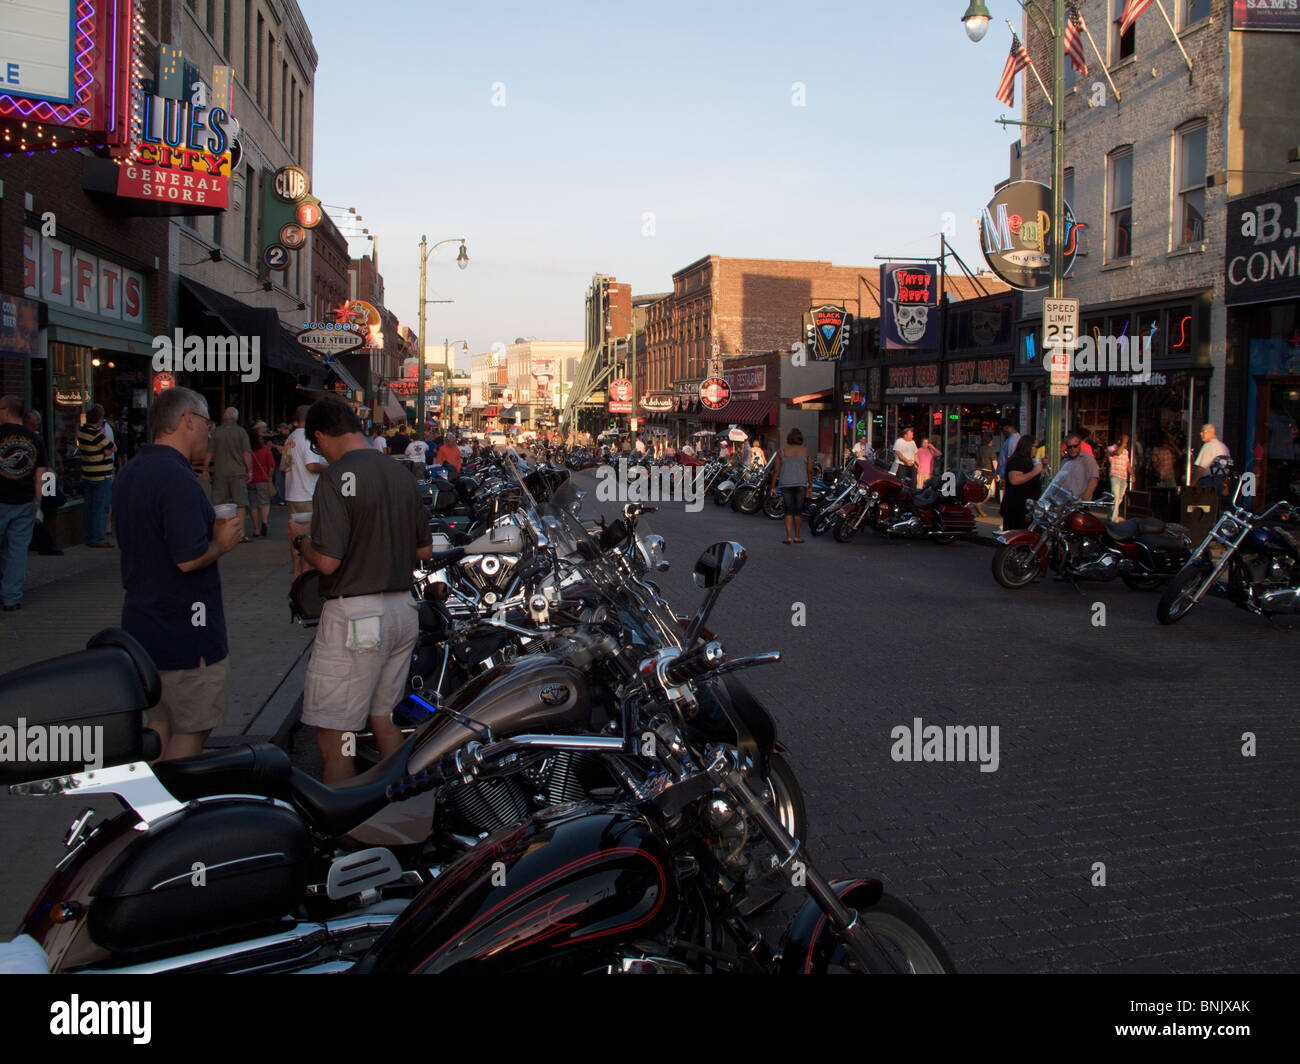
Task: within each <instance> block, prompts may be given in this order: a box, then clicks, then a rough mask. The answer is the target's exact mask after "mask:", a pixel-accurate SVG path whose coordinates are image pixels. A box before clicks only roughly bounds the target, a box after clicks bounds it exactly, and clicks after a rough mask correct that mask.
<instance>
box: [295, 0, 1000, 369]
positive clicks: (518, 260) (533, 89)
mask: <svg viewBox="0 0 1300 1064" xmlns="http://www.w3.org/2000/svg"><path fill="white" fill-rule="evenodd" d="M299 2H300V4H301V6H302V10H303V14H304V16H305V17H306V19H307V22H308V25H309V26H310V29H311V32H312V36H313V39H314V41H315V45H316V48H317V51H318V52H319V53H320V65H319V67H318V68H317V71H316V113H315V162H314V173H313V175H312V176H313V192H314V193H315V194H316V195H318V196H319V197H320V198H321V199H322V200H324V201H325V202H326V203H329V204H339V205H343V206H356V207H357V209H358V210H359V212H360V213H361V214H362V216H363V217H364V219H365V221H364V223H363V224H364V225H365V226H366V227H367V228H369V230H370V232H371V233H373V234H376V235H377V236H378V240H379V266H380V271H381V272H382V273H383V275H384V282H385V290H386V302H387V304H388V306H389V308H390V309H392V310H393V312H394V313H395V314H397V316H398V318H399V319H400V320H401V321H402V322H403V323H404V324H409V325H410V326H411V327H412V328H415V327H417V323H418V316H417V311H418V294H419V250H418V244H419V240H420V235H421V233H427V234H428V237H429V241H430V243H432V242H433V241H435V240H440V239H443V238H444V237H456V236H462V235H463V236H465V237H467V238H468V247H469V254H470V258H471V260H472V261H471V265H470V267H469V269H467V270H466V271H464V272H461V271H459V270H457V269H456V268H455V265H454V260H455V254H456V248H455V246H454V245H448V246H446V247H443V248H440V249H439V250H438V254H437V256H436V257H434V258H432V259H431V260H430V264H429V280H428V297H429V299H431V300H432V299H452V300H455V302H454V303H451V304H431V305H430V306H429V308H428V318H429V325H428V336H429V339H430V340H431V341H433V342H441V340H442V339H443V338H450V339H452V340H458V339H465V340H468V341H469V342H470V349H471V350H473V351H483V350H487V349H489V348H490V347H491V345H492V343H493V342H494V341H502V342H506V343H509V342H511V341H513V340H514V339H515V337H517V336H536V337H538V338H539V339H554V340H569V339H571V340H580V339H582V335H583V300H584V294H585V292H586V288H587V285H588V283H589V281H590V278H591V275H592V274H593V273H608V274H613V275H615V276H616V277H617V278H618V279H619V280H620V281H628V282H630V283H631V285H632V289H633V291H634V292H636V293H642V292H659V291H666V290H668V289H669V288H670V287H671V276H672V273H673V271H674V270H677V269H680V268H681V267H683V266H685V265H687V264H688V263H690V262H693V261H695V260H696V259H698V258H700V257H701V256H703V255H706V254H711V253H712V254H720V255H732V256H747V257H755V258H779V259H822V260H829V261H831V262H833V263H835V264H836V265H845V266H847V265H857V266H871V265H873V264H874V260H873V256H874V255H878V254H879V255H885V254H895V255H932V254H936V253H937V250H938V234H939V232H940V229H941V227H942V215H943V213H944V212H945V211H951V212H953V214H955V215H956V219H957V237H956V239H955V241H954V244H955V246H956V248H957V249H958V251H959V253H960V254H961V255H962V257H963V258H964V259H965V260H966V262H967V263H968V264H969V265H970V266H971V267H972V268H973V269H974V268H978V267H979V266H981V265H983V259H982V257H981V256H980V255H979V249H978V239H977V234H976V231H975V227H974V225H973V219H975V218H976V217H977V216H978V214H979V211H980V208H981V207H982V206H983V205H984V203H985V202H986V201H987V200H988V198H989V196H990V195H991V193H992V188H993V185H994V183H995V182H997V181H998V180H1000V179H1002V178H1004V177H1005V176H1006V174H1007V165H1008V163H1007V159H1008V154H1007V152H1008V145H1009V144H1010V143H1011V142H1012V141H1014V140H1015V139H1016V133H1015V131H1014V130H1004V128H1003V127H1001V126H997V125H994V124H993V121H992V120H993V119H995V118H997V117H999V116H1000V115H1002V114H1004V113H1006V114H1007V116H1008V117H1011V118H1016V117H1019V116H1018V114H1016V113H1014V112H1008V111H1007V109H1006V108H1004V107H1003V106H1002V104H1000V103H999V102H998V101H997V100H996V99H995V98H994V96H993V92H994V89H995V88H996V86H997V81H998V77H999V75H1000V74H1001V71H1002V67H1003V64H1004V62H1005V60H1006V56H1007V51H1008V47H1009V42H1010V34H1009V32H1008V30H1007V28H1006V25H1005V24H1004V23H1003V22H1002V21H1001V19H1002V18H1004V17H1011V18H1012V21H1013V22H1015V21H1016V20H1015V18H1014V14H1015V13H1016V12H1018V8H1017V7H1016V5H1015V4H1013V3H1011V2H1010V0H1005V2H1000V0H992V3H991V5H990V6H991V9H992V11H993V15H994V20H995V21H994V23H993V25H992V26H991V27H990V30H989V33H988V36H987V37H986V38H985V39H984V41H983V42H982V43H980V44H979V45H975V44H972V43H971V42H970V41H968V40H967V38H966V35H965V33H964V31H963V29H962V25H961V22H960V18H961V15H962V13H963V11H964V10H965V7H966V4H965V0H912V2H909V3H884V2H881V0H866V2H860V3H818V2H805V3H798V4H795V3H788V2H786V3H773V2H767V0H756V2H748V3H741V2H736V3H720V2H710V0H692V2H680V0H659V2H656V3H653V4H646V5H644V6H641V7H638V6H635V5H631V4H626V3H623V2H620V0H606V2H603V3H587V2H577V0H551V2H538V0H530V2H527V3H524V2H514V0H509V2H506V0H493V2H490V3H469V4H464V5H462V4H451V3H447V2H445V0H438V2H435V3H433V4H431V5H430V6H428V7H425V6H421V5H419V4H416V3H412V2H409V0H408V2H398V0H367V2H365V3H362V4H357V3H348V4H344V3H342V2H339V0H299ZM795 82H802V83H803V84H804V85H805V86H806V106H794V105H793V103H792V98H793V90H792V85H793V84H794V83H795ZM496 83H501V84H502V85H503V86H504V93H505V106H503V107H502V106H494V105H493V94H494V84H496ZM1016 89H1017V97H1016V103H1017V105H1019V103H1020V93H1021V92H1023V86H1022V83H1021V79H1017V86H1016ZM646 211H650V212H653V215H654V219H653V224H654V235H653V236H644V235H642V230H643V226H644V224H645V223H644V221H643V213H644V212H646ZM366 247H368V245H367V244H365V243H364V242H363V241H358V240H354V241H352V242H351V250H352V253H353V254H354V255H359V254H363V253H364V249H365V248H366Z"/></svg>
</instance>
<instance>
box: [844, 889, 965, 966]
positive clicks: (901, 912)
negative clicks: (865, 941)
mask: <svg viewBox="0 0 1300 1064" xmlns="http://www.w3.org/2000/svg"><path fill="white" fill-rule="evenodd" d="M858 919H859V920H861V921H862V922H863V924H864V925H865V926H866V928H867V930H868V931H869V932H870V933H871V937H872V938H874V939H875V940H876V941H877V942H878V943H879V944H880V948H881V949H883V950H884V951H885V953H886V954H887V955H888V956H889V958H890V960H892V961H893V963H894V966H895V967H896V968H897V969H898V971H899V972H900V974H903V975H955V974H956V972H957V966H956V965H955V964H953V963H952V958H951V957H950V956H948V951H947V949H945V948H944V944H943V943H942V942H941V941H940V940H939V936H938V935H937V934H935V931H934V928H932V927H931V926H930V925H929V924H928V923H926V922H925V917H923V916H922V915H921V914H920V913H918V912H917V911H916V910H915V909H913V908H912V907H911V906H910V905H908V904H907V902H905V901H903V900H902V899H901V898H896V897H894V896H893V895H892V894H881V896H880V900H879V901H878V902H876V904H875V905H872V906H871V907H870V908H867V909H858ZM857 971H858V965H857V962H856V961H854V960H853V958H852V956H851V955H850V954H849V953H848V951H847V950H846V949H845V948H844V947H843V946H842V945H839V944H837V945H836V946H835V948H834V949H833V950H832V951H831V954H830V957H829V958H828V960H827V962H826V966H825V967H824V968H822V969H821V970H820V972H819V973H818V974H825V973H835V972H857Z"/></svg>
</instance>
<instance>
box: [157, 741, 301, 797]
mask: <svg viewBox="0 0 1300 1064" xmlns="http://www.w3.org/2000/svg"><path fill="white" fill-rule="evenodd" d="M153 770H154V775H155V776H157V777H158V779H159V781H160V782H161V783H162V785H163V786H164V787H166V788H167V790H168V791H170V792H171V794H172V796H173V797H174V798H176V799H178V800H179V801H182V802H189V801H193V800H194V799H196V798H205V797H208V796H211V795H216V794H256V795H260V796H264V797H267V798H285V797H287V796H288V793H289V789H288V786H287V784H288V780H289V777H290V775H292V773H293V764H292V763H291V762H290V760H289V755H288V754H287V753H285V752H284V751H283V750H281V749H280V748H279V747H278V746H273V745H272V744H271V743H257V744H253V743H241V744H240V745H238V746H232V747H229V748H227V749H225V750H210V751H208V752H206V753H202V754H197V755H195V756H194V757H182V758H177V759H175V760H173V761H159V762H158V763H157V764H156V765H154V767H153Z"/></svg>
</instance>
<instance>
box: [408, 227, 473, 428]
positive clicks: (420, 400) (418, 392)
mask: <svg viewBox="0 0 1300 1064" xmlns="http://www.w3.org/2000/svg"><path fill="white" fill-rule="evenodd" d="M428 242H429V238H428V237H427V236H421V237H420V364H419V366H417V367H416V375H415V431H416V439H419V440H422V439H424V347H425V335H424V326H425V323H424V305H425V304H426V303H427V302H428V300H427V299H425V297H424V282H425V267H426V266H428V264H429V256H430V255H432V254H433V253H434V252H435V251H437V250H438V249H439V248H440V247H442V245H443V244H455V243H457V242H459V244H460V253H459V254H457V256H456V265H457V266H459V267H460V268H461V269H462V270H463V269H465V267H466V266H468V265H469V252H468V251H466V250H465V238H464V237H463V236H453V237H448V238H447V239H446V240H439V241H438V242H437V243H436V244H434V245H433V246H432V247H428V246H427V245H428ZM436 302H439V303H450V302H451V300H450V299H445V300H444V299H440V300H436Z"/></svg>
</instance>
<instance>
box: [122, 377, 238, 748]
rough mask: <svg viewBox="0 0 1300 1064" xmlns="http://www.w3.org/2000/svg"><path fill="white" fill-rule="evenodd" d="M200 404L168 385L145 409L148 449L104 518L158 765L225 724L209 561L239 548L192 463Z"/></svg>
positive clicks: (217, 607)
mask: <svg viewBox="0 0 1300 1064" xmlns="http://www.w3.org/2000/svg"><path fill="white" fill-rule="evenodd" d="M211 431H212V418H211V417H209V416H208V404H207V400H205V399H204V398H203V396H201V395H199V394H198V392H194V391H191V390H190V389H188V388H168V389H167V390H166V391H164V392H162V393H161V394H160V395H159V396H158V397H157V398H156V399H155V400H154V401H153V403H152V404H151V405H150V407H149V433H150V436H151V437H152V439H153V443H147V444H144V445H142V446H141V447H140V449H139V450H138V451H137V453H136V456H135V457H134V458H132V459H131V461H129V462H128V463H127V464H126V468H125V469H123V470H122V472H121V473H120V474H118V476H117V477H116V478H115V480H116V483H115V484H114V486H113V521H114V524H115V526H116V534H117V545H118V548H119V549H120V550H121V559H122V586H123V588H125V589H126V595H125V597H124V599H123V601H122V627H123V628H124V629H125V630H126V631H128V632H130V633H131V635H133V636H135V638H136V639H138V640H139V641H140V643H141V644H142V645H143V646H144V648H145V650H147V651H148V652H149V656H150V657H151V658H153V661H154V664H155V665H157V666H158V674H159V676H161V677H162V698H161V699H159V701H158V704H157V705H156V706H155V707H154V708H153V709H151V710H149V727H151V728H152V729H153V730H154V731H156V732H157V733H158V734H159V735H160V736H161V737H162V741H163V752H162V758H163V760H170V759H172V758H177V757H191V756H193V755H194V754H197V753H199V752H200V751H201V750H202V749H203V744H204V742H206V741H207V738H208V735H209V734H210V733H211V731H212V729H213V728H215V727H218V726H219V725H221V724H223V723H224V722H225V719H226V702H227V696H228V691H229V669H228V664H229V661H228V659H229V654H230V648H229V646H228V644H227V642H226V615H225V611H224V609H223V606H222V601H221V575H220V573H219V572H218V570H217V559H218V558H220V557H221V556H222V555H223V554H225V553H226V552H227V551H229V550H231V549H232V548H233V547H234V546H235V544H236V543H237V542H238V541H239V535H240V528H239V525H238V524H237V523H236V522H234V521H223V522H220V523H217V521H216V514H215V512H214V511H213V509H212V504H211V503H210V502H209V501H208V499H207V496H206V495H205V494H204V492H203V489H202V488H201V487H200V486H199V482H198V479H197V478H196V477H195V475H194V471H193V469H192V468H191V463H194V462H199V463H203V462H205V461H206V459H207V450H208V436H209V434H210V433H211Z"/></svg>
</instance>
